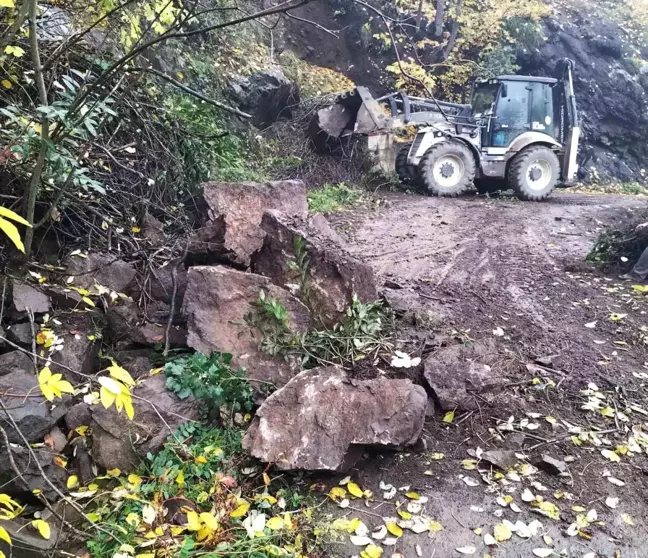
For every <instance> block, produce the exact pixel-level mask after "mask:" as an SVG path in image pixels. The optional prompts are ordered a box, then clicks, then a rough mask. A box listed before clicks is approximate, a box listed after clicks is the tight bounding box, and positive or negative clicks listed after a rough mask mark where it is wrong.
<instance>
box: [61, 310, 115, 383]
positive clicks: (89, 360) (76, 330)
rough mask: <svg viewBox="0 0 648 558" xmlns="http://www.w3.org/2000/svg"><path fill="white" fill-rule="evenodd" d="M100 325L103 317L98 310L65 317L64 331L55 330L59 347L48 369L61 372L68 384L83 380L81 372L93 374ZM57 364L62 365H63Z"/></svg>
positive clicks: (96, 365)
mask: <svg viewBox="0 0 648 558" xmlns="http://www.w3.org/2000/svg"><path fill="white" fill-rule="evenodd" d="M104 327H105V318H104V315H103V314H101V313H99V312H84V313H82V314H71V315H70V316H66V322H65V330H63V331H57V335H58V336H59V337H60V338H61V339H62V340H63V349H61V350H60V351H57V352H56V353H55V354H54V356H53V358H52V365H51V366H50V368H51V370H52V372H54V373H55V374H56V373H60V374H63V376H64V377H65V378H66V379H67V380H68V381H70V382H72V384H78V383H79V382H82V381H84V380H85V377H84V375H85V376H91V375H93V374H94V373H95V372H96V371H97V370H98V364H99V361H98V356H99V348H100V345H101V342H100V338H101V335H100V334H101V331H102V329H103V328H104ZM57 363H61V364H63V365H65V368H63V366H59V365H58V364H57ZM68 369H71V370H74V371H75V372H80V374H75V372H72V371H71V370H68Z"/></svg>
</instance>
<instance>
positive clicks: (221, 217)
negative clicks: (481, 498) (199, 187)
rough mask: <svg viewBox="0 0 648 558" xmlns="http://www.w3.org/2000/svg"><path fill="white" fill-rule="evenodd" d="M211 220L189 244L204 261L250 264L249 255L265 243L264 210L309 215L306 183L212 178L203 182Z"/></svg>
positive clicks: (206, 205) (207, 211) (299, 215)
mask: <svg viewBox="0 0 648 558" xmlns="http://www.w3.org/2000/svg"><path fill="white" fill-rule="evenodd" d="M203 199H204V202H205V203H204V205H205V208H204V211H205V212H206V217H207V219H208V221H207V222H206V223H205V225H204V226H203V227H202V228H200V229H198V231H196V233H195V235H194V236H193V238H192V240H191V244H190V246H189V252H190V255H191V257H192V258H193V259H195V260H201V259H202V262H201V263H225V262H226V263H231V264H234V265H239V266H241V267H247V266H248V265H249V264H250V256H251V255H252V254H253V253H254V252H256V251H257V250H258V249H259V248H261V246H262V245H263V238H264V237H265V232H264V231H263V229H261V226H260V225H261V218H262V217H263V213H264V211H266V210H267V209H274V210H277V211H281V212H282V213H284V214H286V215H289V216H291V217H303V218H305V217H306V216H307V215H308V200H307V199H306V187H305V186H304V183H303V182H302V181H300V180H281V181H277V182H268V183H266V184H259V183H256V182H209V183H207V184H204V185H203Z"/></svg>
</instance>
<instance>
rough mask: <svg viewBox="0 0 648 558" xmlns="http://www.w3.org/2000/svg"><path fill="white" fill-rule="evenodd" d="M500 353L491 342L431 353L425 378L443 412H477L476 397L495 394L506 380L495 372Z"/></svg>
mask: <svg viewBox="0 0 648 558" xmlns="http://www.w3.org/2000/svg"><path fill="white" fill-rule="evenodd" d="M497 355H498V353H497V350H496V348H495V347H494V345H493V343H492V342H491V341H486V342H481V341H478V342H475V343H474V344H472V345H460V344H455V345H450V346H448V347H442V348H440V349H439V350H438V351H436V352H434V353H432V354H431V355H430V357H429V358H428V359H427V360H426V361H425V364H424V372H423V377H424V378H425V381H426V382H427V383H428V385H429V386H430V388H432V390H433V391H434V393H435V395H436V399H435V405H438V406H439V407H440V410H441V411H451V410H454V409H458V410H463V411H465V410H475V409H477V408H478V405H477V399H476V397H477V396H479V397H481V398H482V400H484V401H486V399H485V398H487V397H488V396H490V395H492V394H496V393H497V392H499V391H500V390H501V388H502V387H503V386H504V385H505V384H506V381H507V380H506V378H505V377H503V376H502V374H501V373H499V372H495V371H493V369H492V366H493V365H494V364H495V363H496V361H497V358H498V357H497Z"/></svg>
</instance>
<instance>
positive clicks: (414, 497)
mask: <svg viewBox="0 0 648 558" xmlns="http://www.w3.org/2000/svg"><path fill="white" fill-rule="evenodd" d="M405 496H407V497H408V498H409V499H410V500H420V499H421V495H420V494H419V493H418V492H407V493H406V494H405Z"/></svg>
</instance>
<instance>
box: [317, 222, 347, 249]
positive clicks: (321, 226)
mask: <svg viewBox="0 0 648 558" xmlns="http://www.w3.org/2000/svg"><path fill="white" fill-rule="evenodd" d="M308 228H309V230H311V231H316V233H317V234H318V235H321V236H323V237H325V238H328V240H330V241H331V242H334V243H335V244H337V245H338V246H341V247H342V248H345V249H346V248H347V243H346V241H345V240H344V239H343V238H342V237H341V236H340V235H339V234H338V233H337V231H336V230H335V229H334V228H333V227H332V226H331V223H329V222H328V220H327V219H326V217H324V215H321V214H320V213H318V214H316V215H313V216H312V217H309V218H308Z"/></svg>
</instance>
